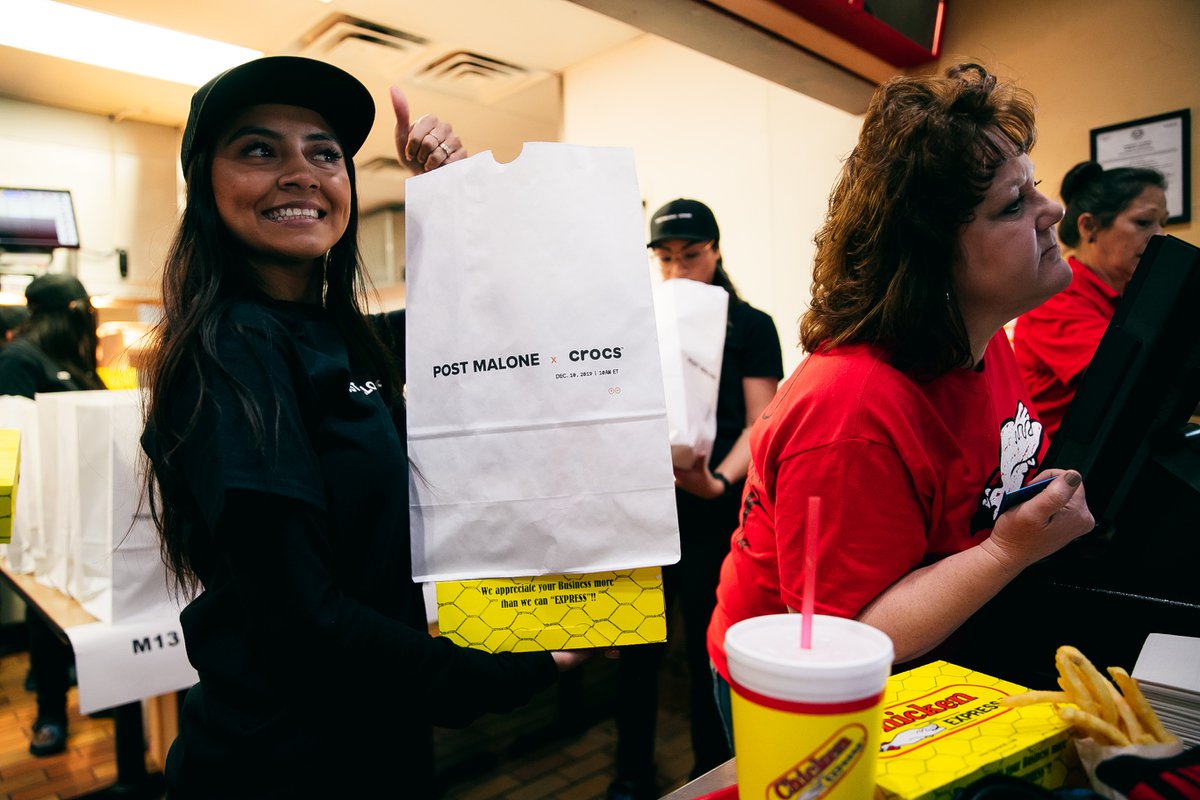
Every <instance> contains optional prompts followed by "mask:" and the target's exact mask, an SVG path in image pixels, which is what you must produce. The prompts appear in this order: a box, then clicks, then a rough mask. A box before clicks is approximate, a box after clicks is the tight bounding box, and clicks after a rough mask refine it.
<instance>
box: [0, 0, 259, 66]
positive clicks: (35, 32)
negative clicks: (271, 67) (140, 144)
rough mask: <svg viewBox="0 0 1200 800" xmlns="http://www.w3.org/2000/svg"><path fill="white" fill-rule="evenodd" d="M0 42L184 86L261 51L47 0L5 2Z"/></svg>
mask: <svg viewBox="0 0 1200 800" xmlns="http://www.w3.org/2000/svg"><path fill="white" fill-rule="evenodd" d="M0 45H6V46H8V47H16V48H18V49H21V50H32V51H33V52H35V53H42V54H44V55H48V56H55V57H57V58H65V59H68V60H70V61H81V62H83V63H84V64H93V65H95V66H97V67H107V68H108V69H115V70H120V71H121V72H132V73H134V74H135V75H145V76H147V77H150V78H159V79H161V80H165V81H174V82H175V83H185V84H188V85H189V86H199V85H201V84H202V83H204V82H205V81H207V80H208V79H209V78H211V77H212V76H214V75H216V74H217V73H219V72H224V71H225V70H227V69H229V68H230V67H235V66H237V65H238V64H242V63H245V62H247V61H249V60H251V59H254V58H258V57H259V56H261V55H262V53H261V52H260V51H258V50H250V49H248V48H245V47H236V46H234V45H231V44H226V43H225V42H218V41H215V40H213V39H204V38H201V37H199V36H192V35H191V34H187V33H179V32H178V31H171V30H167V29H166V28H159V27H157V26H154V25H146V24H145V23H142V22H133V21H132V20H127V19H121V18H120V17H113V16H109V15H108V14H101V13H99V12H96V11H89V10H87V9H84V8H79V7H77V6H70V5H67V4H65V3H55V2H52V1H51V0H11V1H10V2H5V3H4V24H3V25H0Z"/></svg>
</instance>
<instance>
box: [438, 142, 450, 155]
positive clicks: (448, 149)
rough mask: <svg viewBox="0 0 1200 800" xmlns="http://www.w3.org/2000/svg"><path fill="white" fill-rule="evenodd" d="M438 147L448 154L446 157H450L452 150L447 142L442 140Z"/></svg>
mask: <svg viewBox="0 0 1200 800" xmlns="http://www.w3.org/2000/svg"><path fill="white" fill-rule="evenodd" d="M438 147H439V148H441V150H442V151H443V152H444V153H445V154H446V158H449V157H450V155H451V151H450V148H449V147H446V143H445V142H442V143H441V144H439V145H438Z"/></svg>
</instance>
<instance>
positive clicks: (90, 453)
mask: <svg viewBox="0 0 1200 800" xmlns="http://www.w3.org/2000/svg"><path fill="white" fill-rule="evenodd" d="M74 394H75V395H76V397H77V398H78V400H77V403H76V404H75V406H74V414H73V419H72V421H73V423H74V425H73V428H72V430H71V435H72V436H73V437H74V438H75V440H76V442H77V445H78V447H77V449H76V452H77V454H78V455H77V459H76V461H75V463H74V464H73V465H68V469H67V470H65V471H68V472H71V473H73V475H74V476H75V477H76V488H75V492H74V497H75V498H77V504H76V505H75V507H74V508H73V509H72V515H71V534H72V535H71V539H70V541H71V545H72V547H71V556H72V558H71V560H70V569H69V574H70V576H71V577H72V581H71V582H70V588H71V595H72V596H73V597H75V598H76V599H77V600H79V602H80V604H82V605H83V607H84V608H86V609H87V610H88V611H89V612H91V613H92V614H93V615H94V616H96V617H97V618H98V619H101V620H103V621H105V622H113V623H119V622H129V621H134V620H137V619H141V618H144V617H147V616H154V615H161V614H163V613H164V611H169V610H172V609H174V610H177V608H176V604H175V602H174V600H173V599H172V598H171V595H170V592H169V589H168V582H167V573H166V567H165V566H164V565H163V562H162V557H161V555H160V553H159V546H158V535H157V532H156V531H155V529H154V525H153V523H152V521H151V519H150V518H149V511H150V509H149V505H148V504H146V503H143V502H142V498H143V496H144V494H145V492H144V486H143V483H142V481H141V479H140V477H139V474H138V453H139V452H140V450H139V444H138V438H139V437H140V436H141V431H142V419H141V412H140V393H139V392H138V391H137V390H122V391H105V392H76V393H74ZM70 467H73V469H71V468H70ZM139 511H140V512H141V513H139Z"/></svg>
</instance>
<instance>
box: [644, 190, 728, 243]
mask: <svg viewBox="0 0 1200 800" xmlns="http://www.w3.org/2000/svg"><path fill="white" fill-rule="evenodd" d="M667 239H684V240H686V241H690V242H719V241H721V229H720V228H718V227H717V218H716V217H714V216H713V212H712V209H711V208H709V207H708V206H706V205H704V203H701V202H700V201H699V200H688V199H687V198H685V197H680V198H679V199H677V200H672V201H671V202H669V203H667V204H666V205H665V206H663V207H662V208H660V209H659V210H658V211H655V212H654V216H652V217H651V218H650V243H649V245H648V246H649V247H654V246H655V245H657V244H658V243H659V242H664V241H666V240H667Z"/></svg>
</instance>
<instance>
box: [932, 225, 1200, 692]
mask: <svg viewBox="0 0 1200 800" xmlns="http://www.w3.org/2000/svg"><path fill="white" fill-rule="evenodd" d="M1197 402H1200V249H1198V248H1196V247H1194V246H1192V245H1190V244H1188V243H1186V242H1183V241H1181V240H1179V239H1177V238H1174V237H1171V236H1155V237H1154V238H1153V239H1151V241H1150V243H1149V245H1148V246H1147V247H1146V250H1145V251H1144V253H1143V255H1142V259H1141V261H1140V262H1139V264H1138V268H1137V271H1136V272H1135V273H1134V275H1133V279H1132V280H1131V281H1130V282H1129V285H1128V286H1127V287H1126V289H1125V292H1124V294H1123V295H1122V297H1121V301H1120V303H1119V305H1118V307H1117V310H1116V313H1115V315H1114V317H1113V319H1112V321H1111V322H1110V323H1109V326H1108V328H1107V330H1106V331H1105V334H1104V337H1103V338H1102V339H1101V341H1100V345H1099V347H1098V348H1097V349H1096V354H1095V356H1094V357H1093V359H1092V362H1091V364H1090V365H1089V366H1088V369H1087V372H1086V373H1085V374H1084V377H1083V380H1082V381H1081V383H1080V387H1079V390H1078V392H1077V393H1076V395H1075V398H1074V399H1073V400H1072V402H1071V405H1070V406H1069V407H1068V409H1067V414H1066V416H1065V417H1064V419H1063V422H1062V426H1061V427H1060V428H1059V430H1058V433H1056V434H1055V436H1054V439H1053V440H1052V441H1051V444H1050V449H1049V452H1048V453H1047V454H1046V466H1050V467H1059V468H1073V469H1077V470H1079V471H1080V472H1081V473H1082V474H1083V477H1084V483H1083V485H1084V489H1085V491H1086V493H1087V501H1088V506H1089V508H1090V509H1091V511H1092V514H1093V515H1094V516H1095V518H1096V521H1097V527H1096V530H1095V531H1093V532H1092V533H1089V534H1087V535H1085V536H1083V537H1081V538H1079V539H1078V540H1076V541H1075V542H1073V543H1071V544H1070V545H1068V546H1066V547H1064V548H1063V549H1061V550H1059V551H1058V552H1057V553H1055V554H1053V555H1051V556H1050V557H1048V558H1045V559H1043V560H1041V561H1039V562H1038V563H1036V564H1034V565H1032V566H1030V567H1029V568H1028V569H1026V570H1025V571H1024V572H1022V574H1021V575H1019V576H1018V577H1017V578H1016V579H1014V581H1013V582H1012V583H1011V584H1010V585H1009V586H1008V587H1006V588H1005V589H1004V590H1002V591H1001V592H1000V593H999V594H998V595H997V596H996V597H995V598H994V599H993V600H992V601H990V602H989V603H988V604H987V605H985V606H984V607H983V608H982V609H981V610H980V611H979V612H978V613H976V614H975V615H974V616H973V617H972V619H971V620H969V621H968V623H967V624H966V625H964V627H963V629H962V630H960V631H959V632H958V633H957V634H956V635H955V636H954V637H952V639H951V640H949V641H948V642H947V643H946V644H945V645H944V646H943V649H942V652H940V654H939V657H942V658H946V659H947V660H949V661H953V662H954V663H962V664H968V665H970V666H972V667H973V668H975V669H979V670H981V671H983V672H988V673H990V674H993V675H999V676H1000V677H1003V678H1007V679H1008V680H1012V681H1015V682H1017V683H1020V684H1022V685H1025V686H1032V687H1036V688H1047V689H1048V688H1052V687H1053V686H1054V681H1055V679H1056V673H1055V670H1054V652H1055V649H1056V648H1057V647H1058V646H1059V645H1062V644H1073V645H1075V646H1076V647H1078V648H1079V649H1081V650H1082V651H1083V652H1084V653H1085V654H1087V655H1088V656H1089V657H1090V658H1091V659H1092V660H1093V661H1094V662H1096V663H1097V664H1100V665H1102V666H1109V665H1115V666H1123V667H1124V668H1125V669H1127V670H1131V671H1132V669H1133V665H1134V662H1135V661H1136V660H1137V655H1138V652H1139V651H1140V650H1141V647H1142V643H1143V642H1144V641H1145V639H1146V636H1147V634H1149V633H1155V632H1158V633H1176V634H1183V635H1191V636H1194V635H1196V631H1200V578H1197V574H1198V570H1200V435H1197V434H1196V433H1195V430H1196V429H1197V427H1198V426H1195V425H1192V424H1191V423H1190V422H1189V417H1190V416H1191V415H1192V414H1193V412H1194V411H1195V409H1196V405H1197ZM1000 631H1003V632H1006V633H1011V632H1019V636H1018V638H1019V640H1020V641H1019V644H1017V643H1015V642H1016V640H1015V639H1014V644H1013V645H1012V646H1004V647H997V646H996V643H997V641H998V638H997V635H998V632H1000ZM1014 635H1017V634H1015V633H1014ZM1001 636H1003V634H1001Z"/></svg>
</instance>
